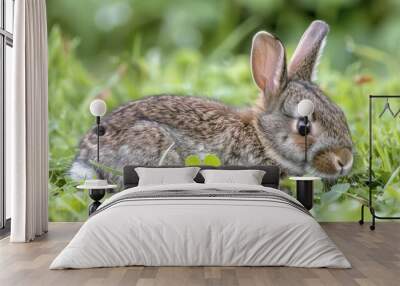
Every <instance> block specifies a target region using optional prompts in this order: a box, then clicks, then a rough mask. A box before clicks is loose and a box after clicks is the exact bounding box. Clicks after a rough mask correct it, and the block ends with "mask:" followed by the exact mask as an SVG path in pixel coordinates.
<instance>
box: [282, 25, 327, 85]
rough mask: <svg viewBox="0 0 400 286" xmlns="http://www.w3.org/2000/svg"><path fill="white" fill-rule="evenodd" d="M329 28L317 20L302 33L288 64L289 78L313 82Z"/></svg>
mask: <svg viewBox="0 0 400 286" xmlns="http://www.w3.org/2000/svg"><path fill="white" fill-rule="evenodd" d="M328 32H329V26H328V24H326V23H325V22H323V21H320V20H317V21H314V22H312V23H311V25H310V26H309V27H308V29H307V30H306V31H305V32H304V34H303V36H302V37H301V39H300V42H299V44H298V45H297V48H296V50H295V52H294V54H293V56H292V59H291V61H290V64H289V68H288V71H289V78H298V79H302V80H307V81H310V80H313V79H314V78H315V74H316V72H315V71H316V66H317V65H318V61H319V58H320V56H321V54H322V50H323V48H324V46H325V41H326V35H327V34H328Z"/></svg>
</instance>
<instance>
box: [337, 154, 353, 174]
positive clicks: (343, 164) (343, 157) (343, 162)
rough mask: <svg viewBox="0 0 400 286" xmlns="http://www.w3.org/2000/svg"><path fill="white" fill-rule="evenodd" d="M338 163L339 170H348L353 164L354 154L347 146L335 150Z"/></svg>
mask: <svg viewBox="0 0 400 286" xmlns="http://www.w3.org/2000/svg"><path fill="white" fill-rule="evenodd" d="M334 153H335V156H336V165H337V167H338V169H339V170H342V171H345V172H346V171H348V170H349V169H350V168H351V166H352V165H353V154H352V153H351V151H350V150H349V149H347V148H341V149H338V150H335V152H334Z"/></svg>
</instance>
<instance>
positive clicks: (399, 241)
mask: <svg viewBox="0 0 400 286" xmlns="http://www.w3.org/2000/svg"><path fill="white" fill-rule="evenodd" d="M322 225H323V227H324V229H325V230H326V231H327V232H328V234H329V236H330V237H331V238H332V239H333V240H334V241H335V242H336V244H337V245H338V246H339V248H340V249H341V250H342V251H343V252H344V254H345V255H346V256H347V258H348V259H349V260H350V262H351V263H352V265H353V268H352V269H348V270H343V269H304V268H289V267H123V268H101V269H86V270H51V271H50V270H48V267H49V264H50V262H51V261H52V260H53V259H54V257H55V256H56V255H57V254H58V253H59V252H60V251H61V249H62V248H63V247H64V246H65V245H66V244H67V242H68V241H69V240H70V239H71V238H72V236H73V235H74V234H75V233H76V231H77V230H78V229H79V227H80V226H81V224H79V223H51V224H50V230H49V233H48V234H47V235H46V236H44V237H43V238H40V239H39V240H37V241H35V242H33V243H28V244H10V243H9V241H8V238H5V239H3V240H1V241H0V285H1V286H8V285H10V286H17V285H29V286H34V285H52V286H61V285H68V286H75V285H79V286H81V285H96V286H97V285H140V286H150V285H151V286H152V285H166V286H179V285H226V286H235V285H243V286H253V285H254V286H261V285H274V286H275V285H290V286H291V285H329V286H331V285H346V286H351V285H382V286H390V285H396V286H397V285H400V224H399V223H392V222H388V223H379V224H378V225H377V229H376V230H375V232H372V231H370V230H369V229H368V225H364V226H359V225H358V224H356V223H329V224H328V223H327V224H322Z"/></svg>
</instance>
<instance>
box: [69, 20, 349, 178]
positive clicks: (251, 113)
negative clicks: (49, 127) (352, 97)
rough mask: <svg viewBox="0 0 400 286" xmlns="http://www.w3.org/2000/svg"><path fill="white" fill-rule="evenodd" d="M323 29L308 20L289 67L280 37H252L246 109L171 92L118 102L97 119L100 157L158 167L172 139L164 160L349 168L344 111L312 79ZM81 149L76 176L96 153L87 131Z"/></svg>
mask: <svg viewBox="0 0 400 286" xmlns="http://www.w3.org/2000/svg"><path fill="white" fill-rule="evenodd" d="M310 31H311V32H312V33H311V32H310ZM316 31H317V32H316ZM327 31H328V29H327V25H326V24H325V23H323V22H321V21H316V22H313V24H311V26H310V28H309V29H308V30H307V31H306V32H305V34H304V35H303V38H302V41H301V42H300V45H299V47H298V48H297V49H296V53H295V55H294V58H293V59H292V64H291V66H290V68H289V70H288V71H287V69H286V56H285V51H284V48H283V45H282V44H281V43H280V41H279V40H278V39H277V38H276V37H274V36H272V35H271V34H268V33H266V32H260V33H258V34H257V35H256V36H255V37H254V40H253V50H252V56H251V59H252V71H253V77H254V79H255V82H256V84H257V85H258V87H259V88H260V91H261V96H260V100H259V103H258V104H257V105H255V106H254V107H253V108H251V109H246V110H237V109H234V108H231V107H229V106H226V105H224V104H222V103H220V102H217V101H213V100H210V99H205V98H198V97H191V96H176V95H159V96H150V97H147V98H144V99H141V100H137V101H132V102H129V103H127V104H125V105H123V106H121V107H119V108H117V109H116V110H114V111H113V112H111V113H110V114H108V115H107V116H105V117H104V118H103V120H102V125H104V126H105V127H106V134H105V135H104V136H103V137H101V140H100V145H101V163H102V164H104V165H107V166H110V167H113V168H116V169H122V168H123V166H125V165H128V164H135V165H158V163H159V160H160V158H161V156H162V155H163V153H164V152H165V150H167V149H168V148H169V147H170V146H171V144H174V145H173V147H172V148H171V150H170V151H169V153H168V154H167V155H166V157H165V161H164V164H165V165H179V164H183V163H184V159H185V158H186V157H187V156H189V155H200V156H202V155H205V154H207V153H211V154H215V155H217V156H218V157H219V158H220V159H221V161H222V164H224V165H244V166H246V165H266V164H276V165H279V166H280V167H281V169H282V171H283V172H284V173H288V174H294V175H302V174H304V173H306V172H309V173H314V174H316V175H320V176H322V177H327V178H334V177H337V176H339V175H343V174H345V173H347V172H348V171H349V170H350V167H351V162H352V142H351V137H350V132H349V129H348V126H347V123H346V119H345V116H344V114H343V112H342V111H341V110H340V108H339V107H337V106H336V105H335V104H334V103H332V102H331V101H330V100H329V99H328V98H327V97H326V96H325V95H324V94H323V92H322V91H321V90H320V89H319V88H318V86H317V85H316V84H314V83H313V82H312V81H311V76H312V73H313V71H314V69H315V65H316V63H317V57H318V54H319V52H320V48H321V45H322V42H323V41H324V39H325V36H326V33H327ZM315 37H316V38H315ZM303 39H304V40H303ZM308 42H310V43H311V45H313V46H311V47H309V46H308V44H307V43H308ZM298 57H301V58H298ZM288 74H289V75H290V76H289V75H288ZM304 98H308V99H311V100H312V102H313V103H314V106H315V111H314V113H313V115H312V117H311V124H312V125H311V134H310V136H309V144H308V149H309V154H308V157H309V158H310V160H309V161H308V162H304V137H303V136H301V135H299V133H298V131H297V129H296V123H297V121H298V117H299V116H298V113H297V104H298V102H299V101H300V100H302V99H304ZM79 148H80V152H79V154H78V156H77V158H76V161H75V162H74V165H73V166H72V169H71V174H72V175H73V177H75V178H78V177H80V178H82V177H87V176H90V172H88V171H86V170H88V169H91V167H90V164H89V163H88V162H89V161H90V160H94V159H95V158H96V135H95V134H94V133H93V132H92V131H90V132H88V133H87V134H86V135H85V136H84V137H83V138H82V141H81V143H80V146H79ZM339 161H340V164H338V162H339ZM105 175H106V177H107V178H110V177H109V175H107V174H105Z"/></svg>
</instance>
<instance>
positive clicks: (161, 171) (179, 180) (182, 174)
mask: <svg viewBox="0 0 400 286" xmlns="http://www.w3.org/2000/svg"><path fill="white" fill-rule="evenodd" d="M199 170H200V168H198V167H185V168H145V167H137V168H135V171H136V173H137V174H138V176H139V184H138V185H139V186H150V185H170V184H188V183H195V181H194V180H193V179H194V178H195V177H196V175H197V173H198V172H199Z"/></svg>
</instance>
